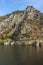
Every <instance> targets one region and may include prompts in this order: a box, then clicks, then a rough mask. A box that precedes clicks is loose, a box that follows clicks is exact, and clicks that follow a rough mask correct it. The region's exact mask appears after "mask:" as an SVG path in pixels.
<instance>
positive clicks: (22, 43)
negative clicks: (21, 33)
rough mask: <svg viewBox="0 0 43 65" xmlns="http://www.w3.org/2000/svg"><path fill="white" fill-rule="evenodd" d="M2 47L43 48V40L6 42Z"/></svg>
mask: <svg viewBox="0 0 43 65" xmlns="http://www.w3.org/2000/svg"><path fill="white" fill-rule="evenodd" d="M2 45H5V46H6V45H11V46H33V47H43V40H31V41H6V40H4V42H3V44H2Z"/></svg>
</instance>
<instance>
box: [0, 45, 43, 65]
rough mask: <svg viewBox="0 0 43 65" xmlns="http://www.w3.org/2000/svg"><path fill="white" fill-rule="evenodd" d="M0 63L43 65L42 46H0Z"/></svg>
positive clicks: (0, 64) (3, 64)
mask: <svg viewBox="0 0 43 65" xmlns="http://www.w3.org/2000/svg"><path fill="white" fill-rule="evenodd" d="M0 65H43V47H41V48H40V47H38V48H35V47H28V46H0Z"/></svg>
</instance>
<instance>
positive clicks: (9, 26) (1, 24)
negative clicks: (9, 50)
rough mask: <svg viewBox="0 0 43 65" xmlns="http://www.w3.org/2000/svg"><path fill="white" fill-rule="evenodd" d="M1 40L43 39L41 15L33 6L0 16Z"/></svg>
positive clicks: (42, 16)
mask: <svg viewBox="0 0 43 65" xmlns="http://www.w3.org/2000/svg"><path fill="white" fill-rule="evenodd" d="M0 38H1V39H7V38H10V39H13V40H18V39H43V13H41V12H40V11H38V10H37V9H35V8H34V7H33V6H27V8H26V9H25V10H24V11H19V10H17V11H15V12H12V13H10V14H7V15H5V16H0Z"/></svg>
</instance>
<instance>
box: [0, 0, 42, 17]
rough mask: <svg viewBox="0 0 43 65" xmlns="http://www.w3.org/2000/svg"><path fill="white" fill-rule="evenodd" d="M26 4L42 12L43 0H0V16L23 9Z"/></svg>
mask: <svg viewBox="0 0 43 65" xmlns="http://www.w3.org/2000/svg"><path fill="white" fill-rule="evenodd" d="M27 6H34V7H35V8H36V9H37V10H39V11H41V12H42V13H43V0H0V16H3V15H6V14H9V13H11V12H13V11H16V10H24V9H25V8H26V7H27Z"/></svg>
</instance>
